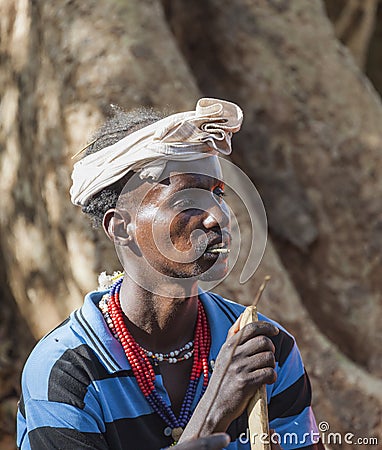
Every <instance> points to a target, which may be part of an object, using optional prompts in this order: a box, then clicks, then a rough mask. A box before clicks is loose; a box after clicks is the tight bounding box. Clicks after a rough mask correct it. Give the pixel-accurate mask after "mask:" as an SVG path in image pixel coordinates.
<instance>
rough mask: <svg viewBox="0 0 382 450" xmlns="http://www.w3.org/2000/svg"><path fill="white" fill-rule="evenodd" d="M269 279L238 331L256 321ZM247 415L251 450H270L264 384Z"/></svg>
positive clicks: (253, 398)
mask: <svg viewBox="0 0 382 450" xmlns="http://www.w3.org/2000/svg"><path fill="white" fill-rule="evenodd" d="M270 279H271V277H270V276H269V275H267V276H266V277H265V278H264V281H263V283H262V285H261V286H260V288H259V290H258V292H257V294H256V297H255V300H254V302H253V304H252V305H250V306H248V307H247V308H246V309H245V310H244V312H243V315H242V317H241V320H240V329H242V328H243V327H244V326H245V325H247V324H248V323H252V322H257V321H258V317H257V304H258V303H259V301H260V298H261V295H262V293H263V292H264V289H265V286H266V285H267V283H268V281H269V280H270ZM247 413H248V428H249V437H250V442H251V450H271V445H270V435H269V423H268V405H267V391H266V387H265V384H263V385H262V386H260V387H259V389H258V390H257V391H256V392H255V395H254V396H253V397H252V399H251V400H250V402H249V403H248V406H247ZM264 437H265V439H264Z"/></svg>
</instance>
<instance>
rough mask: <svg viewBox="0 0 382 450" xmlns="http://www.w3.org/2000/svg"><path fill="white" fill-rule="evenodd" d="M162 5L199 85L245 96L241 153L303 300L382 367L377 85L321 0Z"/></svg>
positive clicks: (328, 330)
mask: <svg viewBox="0 0 382 450" xmlns="http://www.w3.org/2000/svg"><path fill="white" fill-rule="evenodd" d="M164 4H165V8H166V12H167V17H168V19H169V21H170V23H171V26H172V30H173V32H174V35H175V36H176V38H177V41H178V42H179V45H180V47H181V49H182V52H183V54H184V55H185V57H186V59H187V61H188V63H189V65H190V67H191V69H192V71H193V73H194V74H195V77H196V78H197V80H198V83H199V86H200V88H201V90H202V91H203V92H205V93H208V95H211V96H218V97H219V96H220V97H225V98H230V99H232V100H235V101H237V102H238V103H239V104H241V105H242V106H243V107H244V110H245V112H246V119H245V124H244V127H243V131H242V133H240V135H239V136H238V139H237V141H236V142H237V151H236V152H234V153H233V154H232V158H233V160H234V162H236V163H238V164H239V165H240V166H241V167H242V168H245V170H246V171H247V173H249V174H250V175H251V177H252V179H253V180H254V181H255V183H256V185H257V186H258V187H259V190H260V193H261V194H262V196H263V198H264V201H265V205H266V210H267V213H268V219H269V224H270V229H271V235H272V236H273V238H274V239H275V242H276V244H277V249H278V252H279V254H280V256H281V259H282V261H283V262H284V263H285V265H286V267H287V269H288V272H289V273H290V275H291V276H292V279H293V281H294V283H295V285H296V287H297V290H298V292H299V293H300V295H301V296H302V298H303V301H304V304H305V305H306V307H307V308H308V310H309V312H310V314H311V315H312V317H313V318H314V320H315V322H316V324H317V326H318V327H320V329H321V331H322V332H323V333H324V334H325V335H327V336H328V337H329V338H330V339H332V340H333V341H334V342H335V343H336V345H338V346H339V347H340V348H341V350H342V351H344V352H345V354H346V355H347V356H348V357H350V358H351V359H352V360H354V361H356V362H358V363H359V364H361V365H363V366H364V367H365V368H367V370H369V371H371V372H373V373H374V374H375V375H381V373H382V359H381V357H380V349H381V346H382V333H381V330H380V326H379V324H380V323H381V319H382V306H381V302H380V299H381V288H382V285H381V277H380V274H381V254H382V253H381V250H382V249H381V242H382V227H381V220H380V202H379V197H380V195H381V193H382V182H381V177H380V176H379V175H378V174H379V173H380V172H381V170H382V159H381V157H380V151H379V150H380V146H381V140H382V133H381V128H380V122H381V119H382V108H381V102H380V99H379V96H378V95H377V94H376V92H375V91H374V89H373V88H372V87H371V85H370V83H369V82H368V80H367V79H366V78H365V77H364V76H363V75H362V73H361V72H360V70H359V69H358V68H357V66H356V65H355V64H354V61H353V59H352V58H350V57H349V52H348V51H347V49H346V48H344V47H343V46H342V45H341V44H340V43H339V42H338V41H337V40H336V39H335V37H334V32H333V28H332V27H331V24H330V22H329V21H328V19H327V17H326V15H325V13H324V9H323V5H322V3H321V2H320V1H319V0H314V1H310V2H305V1H304V0H289V1H278V2H276V1H262V0H258V1H255V2H249V1H246V0H238V1H235V2H231V1H228V0H219V1H218V0H208V1H206V2H203V8H201V7H200V3H199V2H193V3H192V5H190V4H188V3H187V8H186V2H185V0H183V1H182V0H180V1H171V0H167V1H165V2H164ZM233 17H235V20H232V18H233ZM195 24H196V25H195ZM329 324H330V325H329ZM365 324H367V325H365Z"/></svg>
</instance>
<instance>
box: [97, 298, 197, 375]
mask: <svg viewBox="0 0 382 450" xmlns="http://www.w3.org/2000/svg"><path fill="white" fill-rule="evenodd" d="M109 298H110V297H109V294H105V295H104V296H103V297H102V298H101V300H100V301H99V303H98V307H99V309H100V310H101V312H102V315H103V318H104V319H105V322H106V323H107V324H108V326H109V328H110V331H111V332H112V333H113V336H114V337H115V338H116V339H118V340H119V341H120V339H119V336H118V333H117V331H116V329H115V328H114V324H113V321H112V320H111V317H110V314H109ZM138 345H139V344H138ZM193 347H194V341H189V342H187V344H185V345H183V347H180V348H179V349H175V350H172V351H171V352H168V353H155V352H152V351H150V350H146V349H145V348H143V347H142V346H141V348H142V350H143V351H144V352H145V353H146V355H147V356H148V357H149V358H150V359H152V360H153V363H154V365H156V366H157V365H158V363H159V362H162V361H167V362H168V363H169V364H176V363H178V362H182V361H186V360H187V359H190V358H191V356H192V355H193V354H194V349H193ZM186 350H187V352H186ZM183 352H185V353H183ZM182 353H183V354H182Z"/></svg>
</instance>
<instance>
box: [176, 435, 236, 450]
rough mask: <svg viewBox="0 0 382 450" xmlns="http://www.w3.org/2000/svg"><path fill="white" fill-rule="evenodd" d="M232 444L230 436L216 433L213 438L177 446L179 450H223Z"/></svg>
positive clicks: (209, 437) (191, 441)
mask: <svg viewBox="0 0 382 450" xmlns="http://www.w3.org/2000/svg"><path fill="white" fill-rule="evenodd" d="M229 443H230V438H229V436H228V434H225V433H216V434H212V435H211V436H206V437H202V438H199V439H192V440H189V441H185V442H183V443H182V444H178V445H177V446H176V448H177V449H179V450H222V449H223V448H224V447H227V445H228V444H229Z"/></svg>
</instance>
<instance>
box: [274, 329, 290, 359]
mask: <svg viewBox="0 0 382 450" xmlns="http://www.w3.org/2000/svg"><path fill="white" fill-rule="evenodd" d="M270 339H271V341H272V342H273V345H274V346H275V360H276V361H277V362H278V363H279V367H282V365H283V364H284V363H285V361H286V360H287V358H288V356H289V354H290V352H291V351H292V349H293V347H294V340H293V338H292V337H291V336H290V335H289V334H288V333H286V332H285V331H283V330H280V332H279V334H278V335H277V336H273V337H271V338H270Z"/></svg>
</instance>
